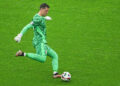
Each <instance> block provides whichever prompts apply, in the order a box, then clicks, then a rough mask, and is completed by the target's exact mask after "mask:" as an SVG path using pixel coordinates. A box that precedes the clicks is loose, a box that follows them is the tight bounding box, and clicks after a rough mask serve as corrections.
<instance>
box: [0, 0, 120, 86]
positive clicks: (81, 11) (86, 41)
mask: <svg viewBox="0 0 120 86" xmlns="http://www.w3.org/2000/svg"><path fill="white" fill-rule="evenodd" d="M43 2H46V3H48V4H49V5H50V7H51V8H50V11H49V14H48V15H49V16H51V17H52V18H53V20H52V21H47V41H48V45H49V46H50V47H52V48H53V49H54V50H55V51H56V52H57V53H58V55H59V72H60V73H62V72H64V71H69V72H70V73H71V75H72V79H71V81H70V82H68V83H66V82H63V81H61V79H53V78H52V66H51V59H50V58H49V57H47V61H46V62H45V63H44V64H43V63H39V62H37V61H34V60H31V59H29V58H16V57H15V56H14V55H15V53H16V51H18V50H19V49H21V50H23V51H25V52H35V50H34V48H33V46H32V37H33V30H29V31H28V32H27V33H26V34H25V35H24V36H23V38H22V41H21V43H19V44H17V43H15V41H14V40H13V38H14V37H15V36H16V35H17V34H18V33H19V32H20V31H21V29H22V28H23V27H24V26H25V25H26V24H28V23H29V22H30V21H31V20H32V17H33V16H34V15H35V14H36V13H37V12H38V11H39V5H40V4H41V3H43ZM0 40H1V42H0V86H55V85H56V86H64V85H68V86H120V1H119V0H0Z"/></svg>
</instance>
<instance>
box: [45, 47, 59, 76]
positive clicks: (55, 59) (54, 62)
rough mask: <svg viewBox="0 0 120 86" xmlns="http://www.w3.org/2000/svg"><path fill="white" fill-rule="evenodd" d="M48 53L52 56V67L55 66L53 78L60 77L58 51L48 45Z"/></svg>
mask: <svg viewBox="0 0 120 86" xmlns="http://www.w3.org/2000/svg"><path fill="white" fill-rule="evenodd" d="M47 55H48V56H50V57H51V58H52V67H53V78H59V77H61V75H59V74H58V55H57V53H56V52H55V51H54V50H53V49H52V48H50V47H49V46H47Z"/></svg>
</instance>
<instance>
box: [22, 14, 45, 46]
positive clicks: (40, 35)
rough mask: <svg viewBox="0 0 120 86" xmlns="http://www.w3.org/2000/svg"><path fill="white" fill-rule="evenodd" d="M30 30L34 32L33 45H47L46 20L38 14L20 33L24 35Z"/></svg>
mask: <svg viewBox="0 0 120 86" xmlns="http://www.w3.org/2000/svg"><path fill="white" fill-rule="evenodd" d="M30 28H33V30H34V37H33V44H34V45H36V44H38V43H41V42H43V43H46V23H45V18H44V17H43V16H40V15H39V14H36V15H35V16H34V17H33V20H32V22H31V23H30V24H28V25H26V26H25V27H24V28H23V29H22V31H21V32H20V33H21V34H22V35H23V34H24V33H25V32H26V31H27V30H28V29H30Z"/></svg>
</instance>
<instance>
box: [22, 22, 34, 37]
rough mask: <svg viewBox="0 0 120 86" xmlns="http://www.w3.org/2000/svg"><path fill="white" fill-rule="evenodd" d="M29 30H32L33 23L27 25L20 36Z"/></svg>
mask: <svg viewBox="0 0 120 86" xmlns="http://www.w3.org/2000/svg"><path fill="white" fill-rule="evenodd" d="M31 28H33V22H31V23H29V24H27V25H26V26H25V27H24V28H23V29H22V30H21V32H20V33H21V34H22V35H24V34H25V32H27V30H28V29H31Z"/></svg>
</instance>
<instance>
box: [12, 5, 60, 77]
mask: <svg viewBox="0 0 120 86" xmlns="http://www.w3.org/2000/svg"><path fill="white" fill-rule="evenodd" d="M48 10H49V5H47V4H46V3H43V4H41V5H40V11H39V12H38V13H37V14H36V15H35V16H34V17H33V19H32V22H31V23H30V24H28V25H26V26H25V27H24V28H23V29H22V31H21V32H20V33H19V34H18V35H17V36H16V37H15V38H14V40H15V41H16V42H18V43H19V42H20V41H21V38H22V36H23V35H24V34H25V32H26V31H27V30H29V29H30V28H33V31H34V37H33V46H34V48H35V49H36V54H35V53H25V52H23V51H21V50H19V51H18V52H17V53H16V56H26V57H28V58H31V59H34V60H36V61H39V62H42V63H43V62H45V61H46V57H47V56H50V57H51V58H52V67H53V78H60V77H61V75H59V74H58V55H57V53H56V52H55V51H54V50H53V49H51V48H50V47H49V46H48V45H47V41H46V24H45V21H46V20H51V18H50V17H49V16H46V15H47V13H48ZM45 16H46V17H45Z"/></svg>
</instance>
